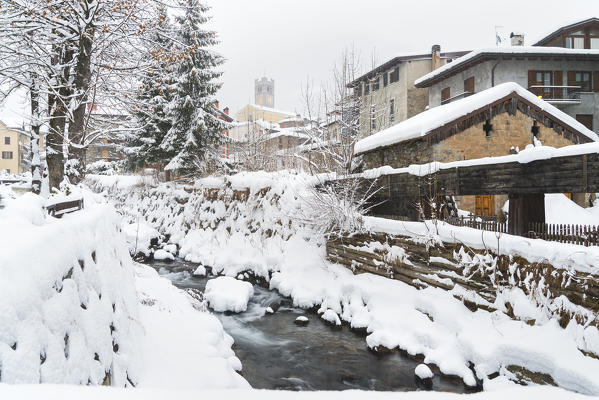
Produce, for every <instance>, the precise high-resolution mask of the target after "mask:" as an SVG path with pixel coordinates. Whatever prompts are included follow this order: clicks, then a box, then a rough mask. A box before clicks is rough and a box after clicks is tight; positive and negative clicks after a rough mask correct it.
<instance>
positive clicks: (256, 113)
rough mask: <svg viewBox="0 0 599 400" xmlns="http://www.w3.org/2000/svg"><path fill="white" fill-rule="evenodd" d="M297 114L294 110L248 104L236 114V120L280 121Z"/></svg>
mask: <svg viewBox="0 0 599 400" xmlns="http://www.w3.org/2000/svg"><path fill="white" fill-rule="evenodd" d="M295 116H296V113H293V112H289V111H283V110H277V109H274V108H270V107H264V106H260V105H258V104H248V105H246V106H245V107H243V108H242V109H241V110H239V111H238V112H237V114H235V120H236V121H237V122H254V121H258V120H262V121H266V122H270V123H278V122H279V121H282V120H284V119H286V118H290V117H295Z"/></svg>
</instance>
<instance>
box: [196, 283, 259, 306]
mask: <svg viewBox="0 0 599 400" xmlns="http://www.w3.org/2000/svg"><path fill="white" fill-rule="evenodd" d="M253 295H254V288H253V286H252V284H251V283H249V282H244V281H239V280H237V279H235V278H232V277H230V276H219V277H218V278H214V279H211V280H209V281H208V283H207V284H206V291H205V292H204V296H205V298H206V300H207V301H208V305H209V306H210V308H212V309H213V310H214V311H218V312H225V311H232V312H236V313H239V312H243V311H245V310H247V305H248V302H249V301H250V298H251V297H252V296H253Z"/></svg>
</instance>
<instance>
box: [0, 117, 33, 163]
mask: <svg viewBox="0 0 599 400" xmlns="http://www.w3.org/2000/svg"><path fill="white" fill-rule="evenodd" d="M7 137H8V138H10V144H4V143H5V138H7ZM28 144H29V138H28V137H27V136H26V135H23V134H21V133H20V132H19V131H16V130H12V129H9V128H7V127H6V126H5V125H4V124H1V123H0V171H8V172H10V173H11V174H19V173H22V172H25V165H24V164H25V162H24V159H25V158H26V154H25V153H24V152H25V151H26V149H27V148H28ZM9 151H10V152H12V158H10V159H8V158H4V157H2V152H9Z"/></svg>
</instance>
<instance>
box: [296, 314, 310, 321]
mask: <svg viewBox="0 0 599 400" xmlns="http://www.w3.org/2000/svg"><path fill="white" fill-rule="evenodd" d="M295 320H296V321H298V322H308V321H309V319H308V317H304V316H303V315H302V316H299V317H297V318H296V319H295Z"/></svg>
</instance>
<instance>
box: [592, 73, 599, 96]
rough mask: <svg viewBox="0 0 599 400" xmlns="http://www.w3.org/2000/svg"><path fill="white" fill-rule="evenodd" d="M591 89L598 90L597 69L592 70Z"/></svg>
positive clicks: (598, 74) (598, 75) (598, 77)
mask: <svg viewBox="0 0 599 400" xmlns="http://www.w3.org/2000/svg"><path fill="white" fill-rule="evenodd" d="M593 91H594V92H599V71H595V72H593Z"/></svg>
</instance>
